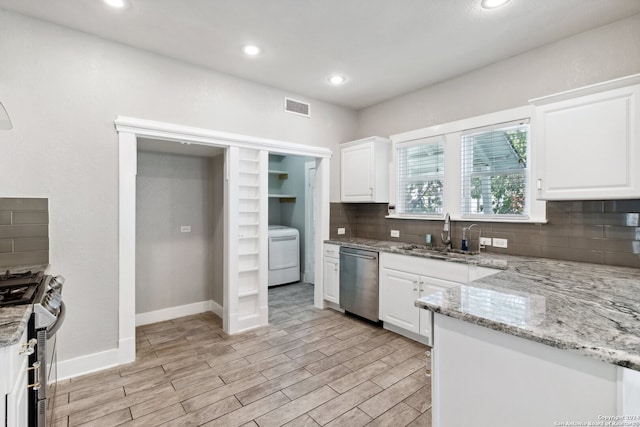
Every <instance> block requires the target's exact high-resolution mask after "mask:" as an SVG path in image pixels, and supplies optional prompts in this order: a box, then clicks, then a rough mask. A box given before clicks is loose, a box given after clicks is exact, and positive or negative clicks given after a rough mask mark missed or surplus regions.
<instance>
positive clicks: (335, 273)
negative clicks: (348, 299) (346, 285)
mask: <svg viewBox="0 0 640 427" xmlns="http://www.w3.org/2000/svg"><path fill="white" fill-rule="evenodd" d="M322 266H323V274H322V277H323V293H324V299H325V300H327V301H331V302H334V303H336V304H340V259H338V258H324V260H323V262H322Z"/></svg>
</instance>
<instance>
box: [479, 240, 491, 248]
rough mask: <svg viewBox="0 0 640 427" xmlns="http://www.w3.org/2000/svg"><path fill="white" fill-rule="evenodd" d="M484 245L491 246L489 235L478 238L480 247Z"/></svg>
mask: <svg viewBox="0 0 640 427" xmlns="http://www.w3.org/2000/svg"><path fill="white" fill-rule="evenodd" d="M486 246H491V237H481V238H480V247H481V248H484V247H486Z"/></svg>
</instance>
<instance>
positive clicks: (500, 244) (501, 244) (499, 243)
mask: <svg viewBox="0 0 640 427" xmlns="http://www.w3.org/2000/svg"><path fill="white" fill-rule="evenodd" d="M493 246H494V247H496V248H506V247H507V239H496V238H495V237H494V238H493Z"/></svg>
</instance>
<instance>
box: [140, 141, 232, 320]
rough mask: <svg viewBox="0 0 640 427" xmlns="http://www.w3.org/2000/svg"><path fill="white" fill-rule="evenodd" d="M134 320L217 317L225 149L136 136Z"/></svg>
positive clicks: (220, 295) (220, 301) (221, 279)
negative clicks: (207, 314)
mask: <svg viewBox="0 0 640 427" xmlns="http://www.w3.org/2000/svg"><path fill="white" fill-rule="evenodd" d="M137 150H138V151H137V171H138V172H137V176H136V292H135V297H136V298H135V309H136V311H135V314H136V326H141V325H147V324H150V323H156V322H161V321H165V320H170V319H174V318H176V317H182V316H187V315H191V314H196V313H201V312H204V311H213V312H214V313H216V314H217V315H218V316H220V317H222V306H223V288H224V262H223V255H222V254H223V249H224V233H223V230H224V184H225V183H224V162H225V149H224V148H222V147H215V146H201V145H191V144H177V143H175V142H171V141H162V140H150V139H146V138H139V139H138V146H137Z"/></svg>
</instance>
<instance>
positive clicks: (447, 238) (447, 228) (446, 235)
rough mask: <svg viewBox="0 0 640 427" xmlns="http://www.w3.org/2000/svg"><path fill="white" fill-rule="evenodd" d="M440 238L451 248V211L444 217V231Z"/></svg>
mask: <svg viewBox="0 0 640 427" xmlns="http://www.w3.org/2000/svg"><path fill="white" fill-rule="evenodd" d="M440 240H442V243H443V244H444V245H445V246H446V247H447V249H448V250H451V217H450V216H449V212H447V214H446V215H445V217H444V227H442V233H440Z"/></svg>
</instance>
